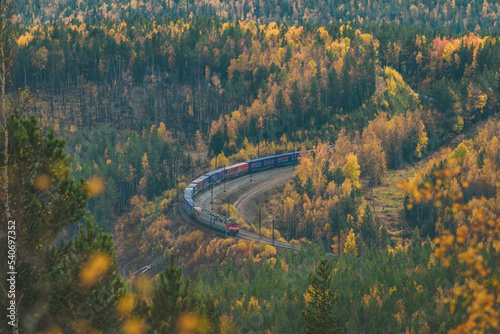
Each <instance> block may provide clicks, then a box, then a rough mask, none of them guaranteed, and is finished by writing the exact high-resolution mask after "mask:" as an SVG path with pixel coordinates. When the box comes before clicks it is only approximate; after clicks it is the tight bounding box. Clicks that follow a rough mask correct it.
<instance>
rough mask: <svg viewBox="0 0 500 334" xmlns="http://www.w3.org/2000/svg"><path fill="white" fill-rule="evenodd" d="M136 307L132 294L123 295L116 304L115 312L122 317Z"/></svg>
mask: <svg viewBox="0 0 500 334" xmlns="http://www.w3.org/2000/svg"><path fill="white" fill-rule="evenodd" d="M135 305H136V301H135V296H134V294H132V293H127V294H125V295H123V296H122V297H121V298H120V299H119V300H118V302H117V304H116V310H117V311H118V313H120V314H122V315H128V314H130V313H132V311H133V310H134V308H135Z"/></svg>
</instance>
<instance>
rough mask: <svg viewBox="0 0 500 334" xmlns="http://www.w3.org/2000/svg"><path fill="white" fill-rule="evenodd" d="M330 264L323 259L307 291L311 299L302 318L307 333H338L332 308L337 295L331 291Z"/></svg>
mask: <svg viewBox="0 0 500 334" xmlns="http://www.w3.org/2000/svg"><path fill="white" fill-rule="evenodd" d="M330 272H331V270H330V266H329V264H328V262H327V260H326V259H322V260H321V261H320V262H319V263H318V266H317V267H316V272H315V273H314V275H313V277H312V279H311V285H310V286H309V288H308V290H307V292H308V294H309V295H310V296H311V300H310V301H309V302H308V303H307V305H306V308H305V309H304V310H303V311H302V320H303V322H304V327H305V330H304V332H305V333H306V334H307V333H315V334H316V333H318V334H319V333H338V332H340V330H339V328H338V327H337V323H336V318H335V316H334V315H333V312H332V308H333V304H334V303H335V300H336V298H337V296H336V295H335V294H334V293H333V292H332V291H331V289H330V283H331V281H332V278H331V277H330Z"/></svg>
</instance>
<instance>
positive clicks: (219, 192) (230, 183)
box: [177, 166, 300, 250]
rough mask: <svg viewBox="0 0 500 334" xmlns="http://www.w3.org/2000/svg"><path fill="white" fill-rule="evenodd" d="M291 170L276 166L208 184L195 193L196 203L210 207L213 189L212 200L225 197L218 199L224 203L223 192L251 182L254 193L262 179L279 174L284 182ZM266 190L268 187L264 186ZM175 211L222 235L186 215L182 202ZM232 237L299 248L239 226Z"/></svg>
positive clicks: (244, 202)
mask: <svg viewBox="0 0 500 334" xmlns="http://www.w3.org/2000/svg"><path fill="white" fill-rule="evenodd" d="M293 170H294V166H288V167H283V168H276V169H270V170H266V171H262V172H259V173H255V174H253V175H250V174H246V175H244V176H241V177H238V178H235V179H232V180H226V181H225V182H226V183H225V184H224V181H221V182H219V183H217V184H215V185H213V189H212V186H210V187H208V189H205V190H203V191H202V192H200V193H198V194H196V203H197V204H198V205H199V206H201V207H204V208H205V209H210V203H211V201H212V191H213V200H214V201H216V200H217V199H220V198H224V197H225V199H223V200H222V201H220V203H224V202H226V201H227V195H226V196H224V194H225V193H231V192H233V191H234V190H235V189H237V188H239V187H243V186H246V187H247V186H248V185H251V184H255V185H256V187H250V194H252V195H255V194H257V193H259V192H260V191H261V190H262V189H261V187H260V186H262V182H263V181H265V180H267V179H269V178H273V177H275V179H276V176H278V175H280V174H281V178H279V179H278V180H281V179H282V180H283V182H285V181H287V180H288V179H290V178H291V177H292V176H293ZM284 173H285V174H286V176H285V177H283V174H284ZM251 180H252V181H251ZM280 183H282V182H277V184H276V182H272V183H269V184H270V185H273V187H274V186H277V185H279V184H280ZM224 190H226V192H224ZM266 190H268V189H267V188H266ZM242 197H244V196H242ZM242 197H240V198H242ZM242 199H243V198H242ZM248 199H249V197H246V198H245V200H241V201H240V202H239V203H240V205H245V204H247V203H248V202H249V201H248ZM238 200H239V198H238V199H237V200H236V201H235V203H236V202H238ZM177 212H179V213H181V215H182V216H183V217H184V218H185V219H187V220H189V221H190V222H191V223H192V224H194V225H195V226H198V227H200V228H202V229H203V230H205V231H211V232H213V233H214V234H218V235H221V236H222V235H224V234H223V233H221V232H219V231H217V230H215V229H212V228H210V227H208V226H206V225H204V224H201V223H199V222H197V221H196V220H195V219H194V218H192V217H190V216H188V215H187V214H186V212H185V211H184V210H183V208H182V203H180V204H179V206H178V208H177ZM234 238H236V239H244V240H251V241H256V242H261V241H263V242H265V243H267V244H269V245H272V246H274V247H276V248H281V249H293V250H299V249H300V247H297V246H293V245H290V244H288V243H284V242H281V241H276V240H274V242H273V240H272V239H271V238H266V237H263V236H262V237H261V236H259V235H258V234H256V233H253V232H250V231H248V230H244V229H242V228H240V231H239V233H238V235H237V236H235V237H234Z"/></svg>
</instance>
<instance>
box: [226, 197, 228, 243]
mask: <svg viewBox="0 0 500 334" xmlns="http://www.w3.org/2000/svg"><path fill="white" fill-rule="evenodd" d="M228 221H229V196H227V212H226V238H227V223H228Z"/></svg>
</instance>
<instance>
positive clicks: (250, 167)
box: [248, 156, 252, 182]
mask: <svg viewBox="0 0 500 334" xmlns="http://www.w3.org/2000/svg"><path fill="white" fill-rule="evenodd" d="M248 168H249V169H250V182H252V156H250V166H248Z"/></svg>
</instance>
